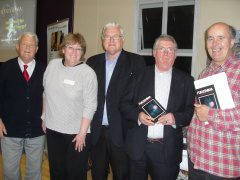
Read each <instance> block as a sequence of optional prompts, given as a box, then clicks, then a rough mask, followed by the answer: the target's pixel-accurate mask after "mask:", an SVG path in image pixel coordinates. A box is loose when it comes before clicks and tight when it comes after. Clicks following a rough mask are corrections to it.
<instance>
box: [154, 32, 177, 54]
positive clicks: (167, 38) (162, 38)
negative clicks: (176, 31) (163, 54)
mask: <svg viewBox="0 0 240 180" xmlns="http://www.w3.org/2000/svg"><path fill="white" fill-rule="evenodd" d="M160 41H171V42H173V43H174V50H175V51H177V50H178V45H177V42H176V40H175V39H174V38H173V37H172V36H170V35H168V34H162V35H160V36H159V37H158V38H157V39H156V40H155V42H154V44H153V49H154V51H156V50H157V46H158V43H159V42H160Z"/></svg>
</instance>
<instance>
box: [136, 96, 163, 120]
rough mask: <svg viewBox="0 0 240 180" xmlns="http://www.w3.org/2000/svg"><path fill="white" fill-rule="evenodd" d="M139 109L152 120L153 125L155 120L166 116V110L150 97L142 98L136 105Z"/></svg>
mask: <svg viewBox="0 0 240 180" xmlns="http://www.w3.org/2000/svg"><path fill="white" fill-rule="evenodd" d="M138 106H139V108H140V109H142V110H143V111H144V112H145V113H146V114H147V115H148V116H151V117H152V118H154V121H153V122H154V123H156V122H157V118H158V117H161V116H163V115H164V114H166V110H165V109H164V107H162V105H161V104H160V103H159V102H158V101H157V100H156V99H154V98H152V97H151V96H148V97H146V98H144V99H143V100H142V101H141V102H139V103H138Z"/></svg>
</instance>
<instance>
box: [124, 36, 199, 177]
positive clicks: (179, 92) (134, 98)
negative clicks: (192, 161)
mask: <svg viewBox="0 0 240 180" xmlns="http://www.w3.org/2000/svg"><path fill="white" fill-rule="evenodd" d="M176 53H177V43H176V41H175V40H174V38H173V37H172V36H170V35H166V34H163V35H161V36H160V37H158V38H157V39H156V41H155V43H154V50H153V55H154V57H155V61H156V65H154V66H151V67H147V68H145V69H144V70H141V71H137V72H136V73H133V75H132V77H131V80H130V81H129V84H128V87H127V89H126V94H125V96H124V98H123V101H122V103H121V106H120V111H121V112H122V114H123V116H124V117H125V118H126V119H128V120H129V121H130V122H131V123H132V126H130V128H129V129H128V131H127V135H126V144H125V147H124V149H125V150H126V152H127V154H128V155H129V156H130V179H131V180H147V178H148V172H150V174H151V176H152V179H153V180H160V179H162V180H176V178H177V176H178V173H179V164H180V163H181V161H182V150H183V134H182V127H184V126H187V125H188V124H189V123H190V121H191V118H192V115H193V111H194V106H193V104H194V96H195V91H194V84H193V81H194V79H193V78H192V77H191V76H190V75H188V74H186V73H184V72H182V71H180V70H178V69H176V68H174V67H172V66H173V64H174V61H175V59H176ZM147 96H151V97H152V98H155V99H156V100H157V101H158V102H159V103H160V104H161V106H162V107H163V108H165V110H166V114H165V115H163V116H161V117H159V118H157V120H156V123H154V122H153V120H154V119H153V117H151V116H148V115H147V114H145V113H144V112H143V111H142V110H141V109H140V108H139V107H138V103H139V102H141V101H142V100H144V99H145V98H146V97H147Z"/></svg>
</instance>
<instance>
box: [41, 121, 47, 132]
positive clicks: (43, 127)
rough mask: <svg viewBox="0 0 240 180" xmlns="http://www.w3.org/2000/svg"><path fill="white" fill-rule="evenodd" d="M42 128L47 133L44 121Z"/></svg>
mask: <svg viewBox="0 0 240 180" xmlns="http://www.w3.org/2000/svg"><path fill="white" fill-rule="evenodd" d="M42 130H43V132H44V133H45V134H46V126H45V122H44V121H42Z"/></svg>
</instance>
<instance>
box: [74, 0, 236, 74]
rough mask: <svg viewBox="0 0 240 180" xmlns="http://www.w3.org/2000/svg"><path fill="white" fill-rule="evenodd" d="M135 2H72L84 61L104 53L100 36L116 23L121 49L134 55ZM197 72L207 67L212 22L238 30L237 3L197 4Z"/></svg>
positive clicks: (204, 1)
mask: <svg viewBox="0 0 240 180" xmlns="http://www.w3.org/2000/svg"><path fill="white" fill-rule="evenodd" d="M134 4H135V0H75V14H74V32H80V33H82V34H83V35H84V37H85V39H86V42H87V45H88V47H87V53H86V55H85V56H86V58H88V57H90V56H92V55H95V54H98V53H100V52H103V50H102V45H101V32H102V28H103V26H104V25H105V24H106V23H108V22H114V21H117V22H119V23H120V24H121V25H122V27H123V29H124V31H125V34H126V41H125V45H124V49H126V50H128V51H133V49H134V48H133V47H134V46H133V45H134V41H133V39H134V38H133V37H134V33H135V32H134V31H133V30H134V11H135V7H134ZM199 4H200V7H199V21H198V28H199V29H198V35H197V39H198V41H197V42H198V49H197V52H196V53H197V72H196V77H197V76H198V74H199V73H200V72H201V71H202V69H204V68H205V67H206V59H207V55H206V52H205V48H204V47H205V44H204V31H205V30H206V29H207V28H208V27H209V26H210V25H211V24H213V23H215V22H219V21H221V22H226V23H228V24H230V25H233V26H235V27H236V29H240V9H239V7H240V0H199Z"/></svg>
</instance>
